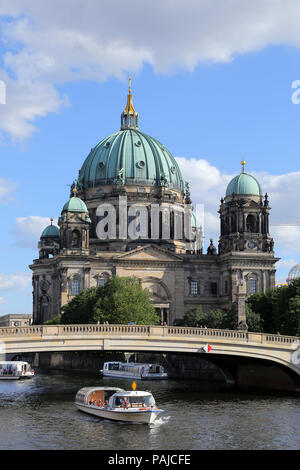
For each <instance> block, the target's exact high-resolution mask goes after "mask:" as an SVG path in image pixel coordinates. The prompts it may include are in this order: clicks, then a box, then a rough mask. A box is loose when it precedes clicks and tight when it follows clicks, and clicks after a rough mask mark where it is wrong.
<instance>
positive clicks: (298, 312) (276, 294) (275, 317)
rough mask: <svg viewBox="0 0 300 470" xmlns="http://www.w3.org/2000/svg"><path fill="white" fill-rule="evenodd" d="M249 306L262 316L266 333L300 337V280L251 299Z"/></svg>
mask: <svg viewBox="0 0 300 470" xmlns="http://www.w3.org/2000/svg"><path fill="white" fill-rule="evenodd" d="M247 304H248V305H249V307H250V308H251V310H252V311H253V312H255V313H257V314H259V315H260V316H261V320H262V329H261V331H264V332H266V333H278V332H279V333H280V334H282V335H291V336H299V335H300V279H296V280H294V281H293V282H292V283H291V284H289V285H287V286H280V287H275V288H274V289H269V290H268V291H267V292H265V293H257V294H254V295H252V296H251V297H249V299H248V300H247Z"/></svg>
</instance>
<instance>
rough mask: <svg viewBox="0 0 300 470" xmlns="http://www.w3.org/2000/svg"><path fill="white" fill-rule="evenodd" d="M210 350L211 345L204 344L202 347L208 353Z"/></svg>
mask: <svg viewBox="0 0 300 470" xmlns="http://www.w3.org/2000/svg"><path fill="white" fill-rule="evenodd" d="M211 349H212V347H211V345H210V344H206V345H205V346H204V347H203V350H204V351H205V352H206V353H208V352H209V351H210V350H211Z"/></svg>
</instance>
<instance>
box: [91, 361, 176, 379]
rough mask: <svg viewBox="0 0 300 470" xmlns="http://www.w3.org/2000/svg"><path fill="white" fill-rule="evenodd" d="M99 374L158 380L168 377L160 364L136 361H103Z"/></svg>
mask: <svg viewBox="0 0 300 470" xmlns="http://www.w3.org/2000/svg"><path fill="white" fill-rule="evenodd" d="M100 374H102V375H103V376H104V377H116V378H124V379H137V380H160V379H167V378H168V374H167V373H166V372H165V370H164V368H163V366H161V365H160V364H149V363H137V362H104V364H103V369H102V370H100Z"/></svg>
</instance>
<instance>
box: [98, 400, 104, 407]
mask: <svg viewBox="0 0 300 470" xmlns="http://www.w3.org/2000/svg"><path fill="white" fill-rule="evenodd" d="M98 406H99V408H102V407H103V406H104V403H103V402H102V400H99V401H98Z"/></svg>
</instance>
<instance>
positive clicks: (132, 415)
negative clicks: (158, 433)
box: [75, 403, 163, 424]
mask: <svg viewBox="0 0 300 470" xmlns="http://www.w3.org/2000/svg"><path fill="white" fill-rule="evenodd" d="M75 405H76V406H77V408H78V409H79V410H80V411H83V412H84V413H88V414H91V415H94V416H98V417H99V418H103V419H109V420H112V421H126V422H128V423H144V424H151V423H153V422H154V421H155V420H156V418H157V417H158V416H159V413H161V412H162V411H163V410H130V409H128V410H123V409H120V410H110V409H105V408H99V407H97V406H93V405H83V404H81V403H75Z"/></svg>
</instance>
